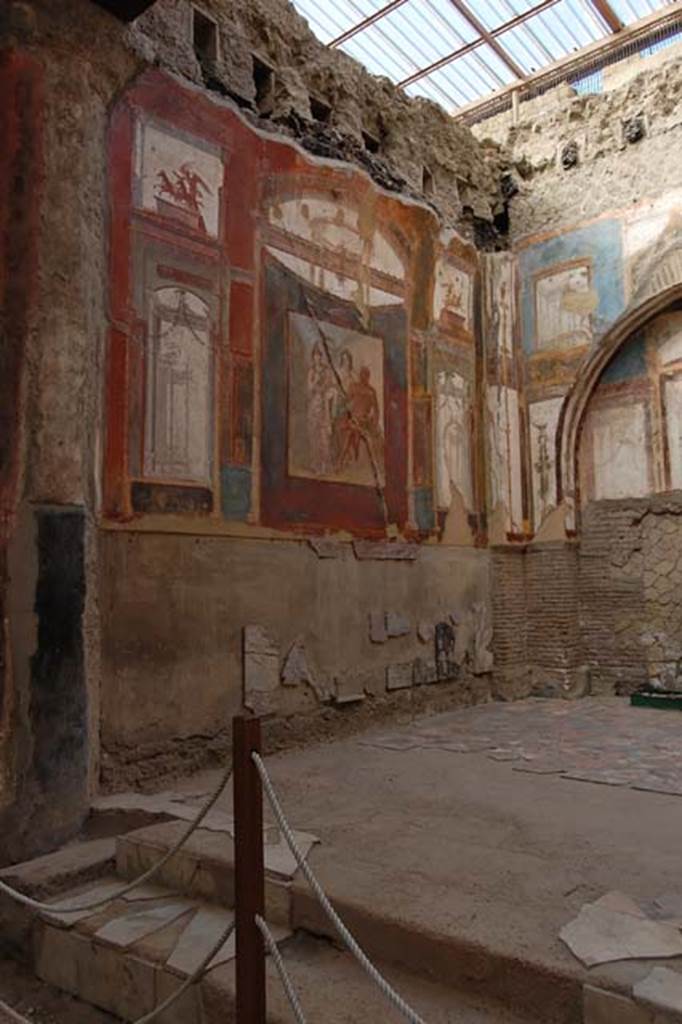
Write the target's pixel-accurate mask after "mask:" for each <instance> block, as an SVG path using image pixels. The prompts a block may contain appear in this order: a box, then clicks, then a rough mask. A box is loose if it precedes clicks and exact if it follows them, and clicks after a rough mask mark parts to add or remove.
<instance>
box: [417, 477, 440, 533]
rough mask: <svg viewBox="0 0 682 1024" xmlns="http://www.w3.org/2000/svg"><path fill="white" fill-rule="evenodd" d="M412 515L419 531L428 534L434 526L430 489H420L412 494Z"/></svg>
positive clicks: (431, 492) (434, 518)
mask: <svg viewBox="0 0 682 1024" xmlns="http://www.w3.org/2000/svg"><path fill="white" fill-rule="evenodd" d="M414 514H415V517H416V519H417V526H418V527H419V529H420V530H424V531H425V532H428V531H429V530H433V528H434V526H435V525H436V517H435V515H434V511H433V491H432V490H431V488H430V487H420V488H418V489H417V490H415V492H414Z"/></svg>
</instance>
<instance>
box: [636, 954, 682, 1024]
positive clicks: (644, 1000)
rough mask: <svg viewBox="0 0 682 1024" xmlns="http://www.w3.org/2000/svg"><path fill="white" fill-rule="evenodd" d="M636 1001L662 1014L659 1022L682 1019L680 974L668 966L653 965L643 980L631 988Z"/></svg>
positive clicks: (681, 977) (681, 976)
mask: <svg viewBox="0 0 682 1024" xmlns="http://www.w3.org/2000/svg"><path fill="white" fill-rule="evenodd" d="M632 994H633V996H634V997H635V999H636V1000H637V1002H638V1003H641V1004H642V1005H643V1006H645V1007H647V1008H649V1009H651V1010H653V1011H655V1013H656V1015H657V1018H656V1019H657V1020H658V1015H659V1014H661V1015H663V1020H662V1022H661V1024H663V1022H664V1021H665V1022H666V1024H667V1021H668V1020H670V1022H671V1024H672V1022H673V1021H675V1022H677V1021H682V974H680V973H679V971H672V970H671V969H670V968H669V967H654V968H653V970H652V971H651V973H650V974H647V976H646V978H644V980H643V981H639V982H638V983H637V984H636V985H635V986H634V988H633V990H632Z"/></svg>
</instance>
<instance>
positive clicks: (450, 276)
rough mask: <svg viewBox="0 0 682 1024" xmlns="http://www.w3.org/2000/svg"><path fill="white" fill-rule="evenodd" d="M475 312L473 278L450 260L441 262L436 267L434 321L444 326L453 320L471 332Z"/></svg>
mask: <svg viewBox="0 0 682 1024" xmlns="http://www.w3.org/2000/svg"><path fill="white" fill-rule="evenodd" d="M473 310H474V288H473V276H472V275H471V274H470V273H468V272H467V271H466V270H463V269H462V268H461V267H459V266H457V265H456V264H455V263H453V262H451V261H450V260H447V259H444V260H440V261H439V263H438V265H437V267H436V281H435V288H434V295H433V316H434V320H436V322H439V323H442V324H447V321H448V320H452V321H454V322H455V323H456V324H459V325H461V327H462V328H463V329H464V330H465V331H469V332H470V331H471V330H472V328H473Z"/></svg>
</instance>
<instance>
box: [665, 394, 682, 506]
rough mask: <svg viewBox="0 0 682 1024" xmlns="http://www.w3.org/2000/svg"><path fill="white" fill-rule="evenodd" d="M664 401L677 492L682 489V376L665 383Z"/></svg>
mask: <svg viewBox="0 0 682 1024" xmlns="http://www.w3.org/2000/svg"><path fill="white" fill-rule="evenodd" d="M664 400H665V425H666V434H667V439H668V457H669V464H670V486H671V487H672V488H673V489H675V490H677V489H679V488H682V376H677V377H671V378H669V379H668V380H666V381H665V384H664Z"/></svg>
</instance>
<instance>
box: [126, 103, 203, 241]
mask: <svg viewBox="0 0 682 1024" xmlns="http://www.w3.org/2000/svg"><path fill="white" fill-rule="evenodd" d="M222 183H223V165H222V161H221V159H220V155H219V153H218V151H217V150H215V149H214V148H212V147H210V146H209V144H208V143H205V142H203V141H201V140H199V139H192V138H190V137H189V136H184V135H182V134H179V133H177V132H171V131H170V130H167V129H165V128H161V127H160V126H158V125H156V124H154V123H151V122H148V121H142V120H140V121H138V122H137V125H136V132H135V178H134V183H133V194H134V200H135V205H136V206H138V207H141V208H142V209H144V210H148V211H149V212H151V213H154V214H156V215H157V216H159V217H162V218H164V219H165V220H168V221H171V222H173V223H174V224H175V225H176V226H177V227H179V228H184V229H190V230H191V231H197V232H200V233H202V234H206V235H209V236H211V237H212V238H217V236H218V233H219V225H220V198H221V190H222Z"/></svg>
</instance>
